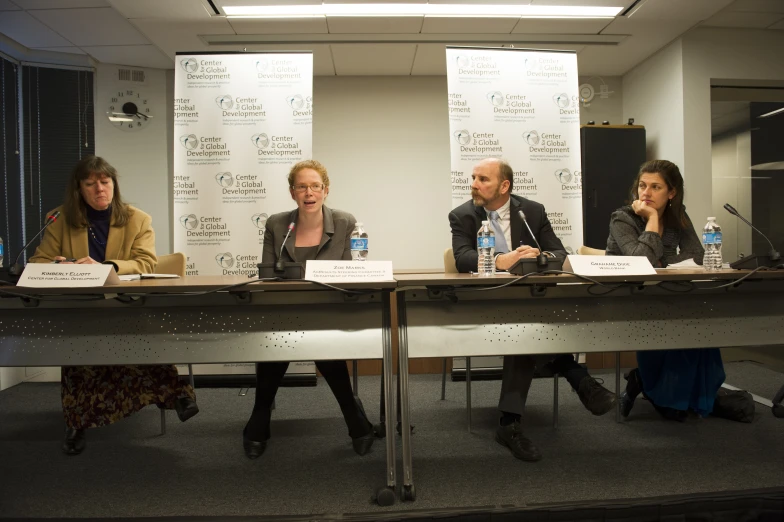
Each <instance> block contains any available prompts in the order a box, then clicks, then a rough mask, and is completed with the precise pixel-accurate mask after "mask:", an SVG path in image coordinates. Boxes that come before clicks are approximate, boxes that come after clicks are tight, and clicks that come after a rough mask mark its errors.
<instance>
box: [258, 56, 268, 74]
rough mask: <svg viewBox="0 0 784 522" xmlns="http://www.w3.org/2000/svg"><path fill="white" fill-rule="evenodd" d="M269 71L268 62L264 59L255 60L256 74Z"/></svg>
mask: <svg viewBox="0 0 784 522" xmlns="http://www.w3.org/2000/svg"><path fill="white" fill-rule="evenodd" d="M267 69H269V60H267V59H266V58H259V59H258V60H256V72H260V73H263V72H266V71H267Z"/></svg>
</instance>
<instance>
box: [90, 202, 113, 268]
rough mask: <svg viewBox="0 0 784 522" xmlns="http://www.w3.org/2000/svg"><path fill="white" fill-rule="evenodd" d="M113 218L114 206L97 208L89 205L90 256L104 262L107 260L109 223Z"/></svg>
mask: <svg viewBox="0 0 784 522" xmlns="http://www.w3.org/2000/svg"><path fill="white" fill-rule="evenodd" d="M111 219H112V206H111V205H109V208H107V209H106V210H95V209H94V208H92V207H91V206H89V205H87V221H89V222H90V226H89V227H88V229H87V244H88V245H89V247H90V257H92V258H93V259H95V260H96V261H98V262H99V263H103V262H104V261H106V240H107V239H109V223H110V222H111Z"/></svg>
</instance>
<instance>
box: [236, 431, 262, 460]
mask: <svg viewBox="0 0 784 522" xmlns="http://www.w3.org/2000/svg"><path fill="white" fill-rule="evenodd" d="M242 449H244V450H245V456H246V457H248V458H249V459H257V458H259V457H261V455H262V454H263V453H264V450H265V449H267V441H266V440H262V441H261V442H259V441H256V440H251V439H249V438H248V437H247V435H245V430H243V431H242Z"/></svg>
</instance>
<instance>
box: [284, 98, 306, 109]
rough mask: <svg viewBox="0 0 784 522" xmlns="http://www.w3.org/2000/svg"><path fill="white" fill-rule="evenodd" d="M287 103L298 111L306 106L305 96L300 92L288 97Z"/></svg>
mask: <svg viewBox="0 0 784 522" xmlns="http://www.w3.org/2000/svg"><path fill="white" fill-rule="evenodd" d="M286 103H288V104H289V107H291V108H292V109H294V110H295V111H297V110H299V109H301V108H302V107H304V106H305V98H303V97H302V96H301V95H299V94H295V95H293V96H289V97H288V98H286Z"/></svg>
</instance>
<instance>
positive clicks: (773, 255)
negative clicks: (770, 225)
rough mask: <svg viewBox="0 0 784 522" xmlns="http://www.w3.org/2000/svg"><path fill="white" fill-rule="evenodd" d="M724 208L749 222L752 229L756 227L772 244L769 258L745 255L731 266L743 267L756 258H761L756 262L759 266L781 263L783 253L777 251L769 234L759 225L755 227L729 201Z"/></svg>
mask: <svg viewBox="0 0 784 522" xmlns="http://www.w3.org/2000/svg"><path fill="white" fill-rule="evenodd" d="M724 210H726V211H727V212H729V213H730V214H732V215H733V216H735V217H737V218H738V219H740V220H741V221H743V222H744V223H746V224H747V225H748V226H750V227H751V228H752V229H754V230H755V231H756V232H757V233H758V234H759V235H761V236H762V237H764V238H765V241H767V242H768V244H769V245H770V252H768V256H767V257H768V259H765V256H754V255H751V256H748V257H744V258H741V259H739V260H737V261H735V262H734V263H732V264H731V265H730V266H731V267H732V268H742V267H743V266H745V265H747V264H749V263H751V262H752V261H753V260H754V259H756V258H759V261H758V262H756V265H757V266H770V267H773V266H776V265H778V264H779V261H780V260H781V254H779V253H778V252H776V249H775V248H773V243H771V242H770V239H768V236H766V235H765V234H763V233H762V232H760V231H759V229H758V228H757V227H755V226H754V225H752V224H751V222H750V221H749V220H747V219H746V218H744V217H743V216H741V215H740V214H739V213H738V211H737V210H735V207H733V206H732V205H730V204H729V203H725V204H724ZM741 261H743V263H741ZM760 263H762V264H760Z"/></svg>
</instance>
